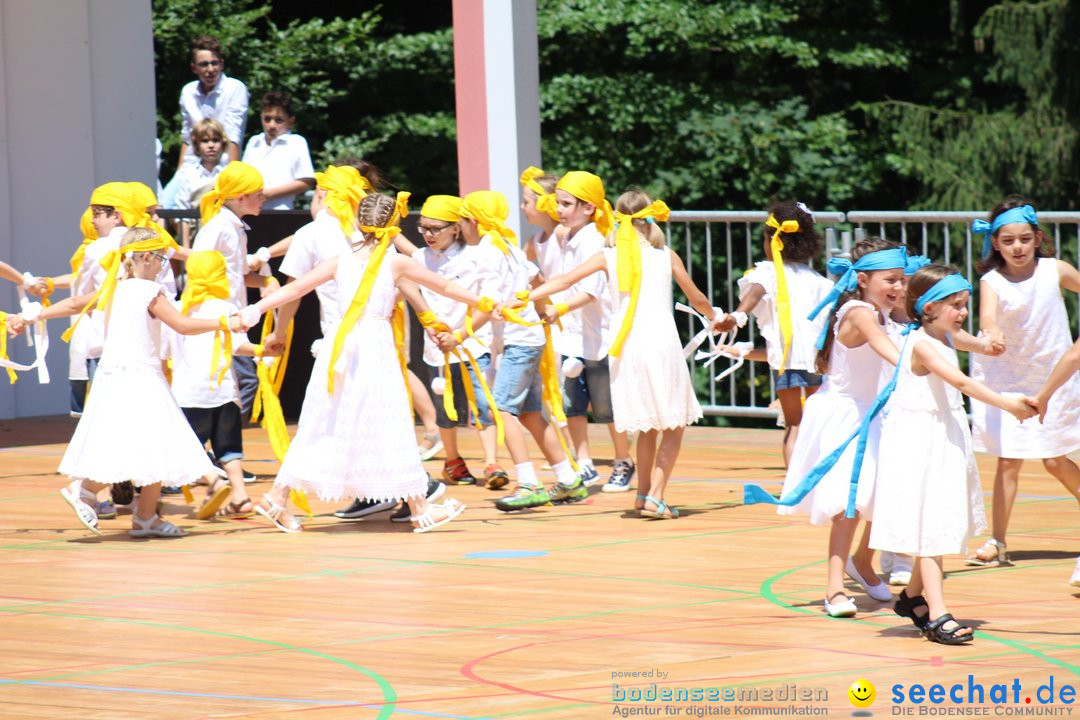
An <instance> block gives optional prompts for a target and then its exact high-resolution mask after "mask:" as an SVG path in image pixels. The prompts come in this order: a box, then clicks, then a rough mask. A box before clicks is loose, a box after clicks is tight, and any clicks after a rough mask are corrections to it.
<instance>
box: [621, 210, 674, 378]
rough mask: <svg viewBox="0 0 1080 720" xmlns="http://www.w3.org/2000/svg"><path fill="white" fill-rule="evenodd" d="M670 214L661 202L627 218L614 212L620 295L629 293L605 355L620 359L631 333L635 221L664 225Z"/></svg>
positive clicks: (636, 267)
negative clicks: (620, 322) (618, 324)
mask: <svg viewBox="0 0 1080 720" xmlns="http://www.w3.org/2000/svg"><path fill="white" fill-rule="evenodd" d="M670 213H671V210H669V209H668V206H667V204H666V203H665V202H664V201H663V200H657V201H655V202H654V203H653V204H652V205H649V206H648V207H646V208H643V209H641V210H638V211H637V212H636V213H633V214H630V215H627V214H624V213H615V220H616V222H618V223H619V232H618V234H617V235H616V236H615V258H616V269H617V273H618V276H619V292H628V293H630V300H629V302H628V303H627V305H626V313H625V314H624V315H623V319H622V325H621V326H620V327H619V333H618V335H616V336H615V340H614V341H612V343H611V349H610V350H609V351H608V354H609V355H611V356H612V357H619V355H621V354H622V348H623V344H624V343H625V342H626V336H627V335H629V334H630V326H631V325H633V324H634V313H635V312H636V311H637V303H638V295H639V294H640V293H641V241H640V240H639V239H638V234H637V230H636V229H635V228H634V221H635V220H644V219H645V218H653V219H655V220H659V221H660V222H667V219H668V216H669V215H670Z"/></svg>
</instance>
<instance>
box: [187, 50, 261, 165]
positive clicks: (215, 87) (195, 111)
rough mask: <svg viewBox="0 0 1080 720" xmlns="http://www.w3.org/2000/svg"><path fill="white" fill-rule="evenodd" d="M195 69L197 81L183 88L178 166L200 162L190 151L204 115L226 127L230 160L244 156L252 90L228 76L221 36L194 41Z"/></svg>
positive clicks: (192, 55)
mask: <svg viewBox="0 0 1080 720" xmlns="http://www.w3.org/2000/svg"><path fill="white" fill-rule="evenodd" d="M191 72H193V73H195V76H196V77H197V78H198V80H193V81H192V82H189V83H188V84H187V85H185V86H184V87H183V89H182V90H181V91H180V118H181V122H182V125H181V129H180V133H181V135H182V136H183V142H182V143H181V145H180V159H179V162H178V163H177V167H183V165H184V163H185V162H197V161H198V158H196V157H195V155H193V154H192V153H191V152H190V149H191V131H192V130H193V129H194V127H195V124H196V123H197V122H199V121H200V120H202V119H204V118H213V119H214V120H217V121H218V122H220V123H221V124H222V126H224V128H225V135H226V137H227V138H228V148H227V152H228V156H229V159H230V160H239V159H240V142H241V141H242V140H243V138H244V127H245V125H246V124H247V111H248V90H247V87H246V86H245V85H244V83H242V82H240V81H239V80H237V79H236V78H231V77H228V76H227V75H225V56H224V55H222V54H221V43H220V42H219V41H218V39H217V38H215V37H211V36H209V35H200V36H199V37H197V38H195V41H194V42H193V43H192V44H191Z"/></svg>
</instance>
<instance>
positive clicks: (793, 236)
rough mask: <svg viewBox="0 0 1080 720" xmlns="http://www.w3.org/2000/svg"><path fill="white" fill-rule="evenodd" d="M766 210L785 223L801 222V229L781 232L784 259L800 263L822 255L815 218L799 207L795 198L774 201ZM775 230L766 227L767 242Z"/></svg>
mask: <svg viewBox="0 0 1080 720" xmlns="http://www.w3.org/2000/svg"><path fill="white" fill-rule="evenodd" d="M766 210H767V211H768V212H769V213H770V214H771V215H772V216H773V217H775V218H776V219H777V221H778V222H780V223H783V222H784V221H785V220H795V221H797V222H798V223H799V231H798V232H793V233H785V232H782V233H780V239H781V240H782V241H783V242H784V260H787V261H790V262H798V263H809V262H810V261H811V260H814V259H816V258H818V257H819V256H820V255H821V235H820V234H818V231H817V230H816V229H815V228H814V218H813V217H812V216H811V215H810V213H808V212H806V211H805V210H803V209H802V208H801V207H799V205H798V203H797V202H796V201H794V200H783V201H779V202H774V203H772V204H771V205H769V207H767V208H766ZM774 232H775V230H774V229H773V228H771V227H766V228H765V239H766V242H768V241H769V240H771V239H772V236H773V233H774Z"/></svg>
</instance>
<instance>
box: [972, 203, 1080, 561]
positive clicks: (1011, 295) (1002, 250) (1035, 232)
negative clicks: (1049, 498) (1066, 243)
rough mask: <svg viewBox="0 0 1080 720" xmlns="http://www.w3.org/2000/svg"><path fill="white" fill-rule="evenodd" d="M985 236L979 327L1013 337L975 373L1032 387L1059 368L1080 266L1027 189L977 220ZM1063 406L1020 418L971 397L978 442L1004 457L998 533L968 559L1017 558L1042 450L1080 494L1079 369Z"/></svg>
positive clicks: (998, 484) (998, 482)
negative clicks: (1014, 545)
mask: <svg viewBox="0 0 1080 720" xmlns="http://www.w3.org/2000/svg"><path fill="white" fill-rule="evenodd" d="M972 230H973V231H974V232H975V233H981V234H982V235H983V236H984V237H985V243H984V246H983V255H984V257H983V259H982V260H981V261H980V262H979V263H978V265H977V266H976V267H977V268H978V270H979V271H980V272H984V273H985V275H983V276H982V279H981V280H980V281H979V327H980V329H981V330H982V332H984V333H986V334H988V335H989V336H990V337H991V338H996V339H998V340H999V341H1002V342H1004V344H1005V346H1006V348H1005V352H1004V353H1002V354H1001V355H1000V356H998V357H989V358H987V357H979V356H973V357H972V359H971V376H972V377H973V378H977V379H979V380H982V381H983V382H985V383H986V384H988V385H991V386H992V387H995V388H998V389H999V390H1001V391H1002V392H1015V393H1019V394H1021V395H1026V396H1033V395H1035V393H1036V392H1037V391H1038V390H1039V388H1040V386H1041V385H1042V384H1043V383H1044V381H1046V379H1047V376H1048V375H1049V374H1050V368H1052V367H1053V365H1054V363H1055V362H1057V360H1058V358H1060V357H1061V356H1062V355H1063V354H1064V353H1065V351H1066V350H1068V349H1069V346H1070V345H1072V333H1071V331H1070V329H1069V318H1068V314H1067V313H1066V311H1065V301H1064V299H1063V298H1062V296H1061V291H1062V289H1065V290H1070V291H1072V292H1080V272H1077V270H1076V268H1075V267H1073V266H1072V265H1070V264H1069V263H1067V262H1064V261H1063V260H1057V259H1055V258H1054V257H1052V256H1053V246H1052V245H1051V243H1050V242H1048V240H1047V239H1046V236H1045V235H1044V234H1043V232H1042V230H1041V229H1040V228H1039V219H1038V215H1037V213H1036V209H1035V206H1034V205H1032V204H1031V203H1030V202H1028V201H1027V200H1025V199H1024V198H1021V197H1018V196H1010V197H1007V198H1005V200H1004V201H1002V202H1001V203H1000V204H999V205H998V206H997V207H995V208H994V210H993V211H992V212H991V213H990V220H989V221H988V222H987V221H982V220H976V221H975V222H974V223H973V224H972ZM1057 399H1058V400H1059V401H1060V403H1057V406H1058V408H1059V409H1058V410H1057V411H1056V412H1054V413H1052V414H1050V415H1049V416H1047V421H1046V423H1045V424H1043V425H1040V424H1037V423H1027V424H1025V425H1021V424H1020V423H1018V422H1016V421H1015V420H1013V418H1011V417H1010V416H1009V415H1008V414H1006V413H1002V412H1001V411H1000V410H999V409H997V408H995V407H991V406H987V405H985V404H983V403H981V402H972V403H971V415H972V427H973V432H972V437H973V440H974V447H975V450H976V451H978V452H985V453H987V454H989V455H993V456H995V457H997V458H998V462H997V470H996V472H995V474H994V501H993V523H992V531H993V535H992V537H991V538H990V539H989V540H987V542H986V543H985V544H984V545H983V546H982V547H981V548H979V550H978V551H977V552H976V553H975V555H974V556H972V557H971V558H970V559H969V564H972V565H998V564H1001V563H1007V562H1008V553H1007V551H1006V547H1005V534H1006V531H1007V529H1008V524H1009V516H1010V514H1011V513H1012V506H1013V501H1014V500H1015V498H1016V491H1017V486H1018V482H1019V477H1020V468H1021V466H1022V465H1023V463H1024V460H1025V459H1029V458H1030V459H1035V458H1037V459H1040V460H1042V461H1043V466H1044V467H1045V468H1046V470H1047V471H1048V472H1049V473H1050V474H1051V475H1053V476H1054V477H1056V478H1057V479H1058V480H1059V481H1060V482H1061V484H1062V485H1064V486H1065V488H1066V489H1067V490H1068V491H1069V492H1070V493H1071V494H1072V495H1073V497H1075V498H1077V500H1080V468H1077V466H1076V464H1075V463H1074V462H1073V461H1072V460H1070V459H1069V458H1068V457H1067V455H1068V454H1069V453H1071V452H1074V451H1076V450H1078V449H1080V380H1078V379H1077V378H1075V377H1073V378H1070V379H1069V380H1068V381H1067V382H1066V383H1065V384H1064V386H1063V387H1062V388H1061V389H1060V390H1059V391H1058V395H1057Z"/></svg>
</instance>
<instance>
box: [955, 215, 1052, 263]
mask: <svg viewBox="0 0 1080 720" xmlns="http://www.w3.org/2000/svg"><path fill="white" fill-rule="evenodd" d="M1021 222H1022V223H1027V224H1028V225H1038V224H1039V216H1038V215H1037V214H1036V212H1035V208H1033V207H1031V206H1030V205H1021V206H1020V207H1014V208H1009V209H1008V210H1006V211H1005V212H1003V213H1001V214H1000V215H998V216H997V217H996V218H994V222H992V223H988V222H986V221H985V220H973V221H972V223H971V232H973V233H975V234H976V235H982V236H983V246H982V256H983V257H986V256H987V255H989V254H990V251H991V250H993V249H994V246H993V245H992V244H991V242H990V239H991V238H992V237H994V235H995V234H996V233H997V231H998V230H1000V229H1001V228H1002V226H1003V225H1008V224H1010V223H1021Z"/></svg>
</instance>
